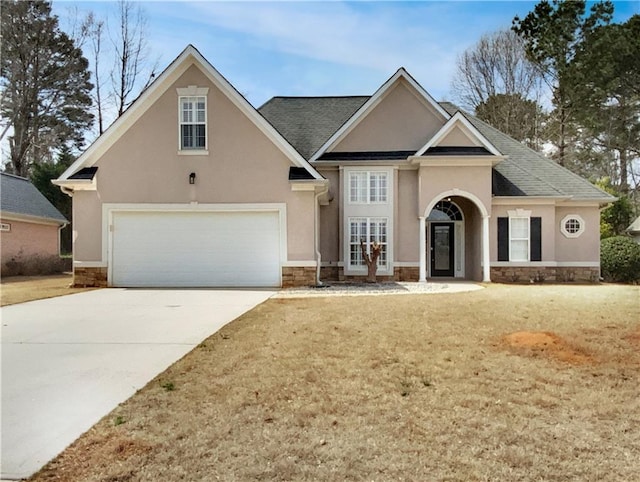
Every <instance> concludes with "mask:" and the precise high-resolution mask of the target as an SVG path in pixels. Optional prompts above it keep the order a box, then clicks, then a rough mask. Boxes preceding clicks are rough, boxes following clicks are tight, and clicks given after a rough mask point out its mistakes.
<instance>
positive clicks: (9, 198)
mask: <svg viewBox="0 0 640 482" xmlns="http://www.w3.org/2000/svg"><path fill="white" fill-rule="evenodd" d="M0 178H1V183H0V210H1V211H2V213H3V214H5V215H9V214H14V215H17V216H25V217H29V218H40V219H46V220H52V221H56V222H57V223H58V224H67V222H68V221H67V219H66V218H65V217H64V216H63V215H62V213H61V212H60V211H58V210H57V209H56V207H55V206H54V205H53V204H51V203H50V202H49V200H48V199H47V198H46V197H44V195H43V194H42V193H41V192H40V191H38V190H37V189H36V187H35V186H34V185H33V184H31V182H30V181H29V180H28V179H25V178H24V177H19V176H14V175H12V174H6V173H4V172H3V173H0Z"/></svg>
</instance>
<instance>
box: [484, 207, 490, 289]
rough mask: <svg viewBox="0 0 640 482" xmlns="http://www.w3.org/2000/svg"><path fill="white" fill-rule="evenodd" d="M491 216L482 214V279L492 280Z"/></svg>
mask: <svg viewBox="0 0 640 482" xmlns="http://www.w3.org/2000/svg"><path fill="white" fill-rule="evenodd" d="M489 217H490V216H488V215H485V216H482V281H483V282H485V283H489V282H491V262H490V259H489V258H490V254H489V253H490V250H489Z"/></svg>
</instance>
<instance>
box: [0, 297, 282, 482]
mask: <svg viewBox="0 0 640 482" xmlns="http://www.w3.org/2000/svg"><path fill="white" fill-rule="evenodd" d="M273 294H274V292H273V291H260V290H255V291H253V290H166V289H162V290H141V289H135V290H134V289H105V290H97V291H90V292H86V293H80V294H75V295H69V296H63V297H59V298H52V299H48V300H40V301H32V302H29V303H23V304H19V305H12V306H6V307H4V308H2V309H1V313H2V331H1V336H0V338H1V341H2V354H1V357H2V422H1V423H2V446H1V447H0V451H1V453H2V466H1V467H2V469H1V475H0V478H2V479H19V478H24V477H28V476H29V475H31V474H33V473H34V472H36V471H37V470H38V469H40V468H41V467H42V466H43V465H44V464H45V463H46V462H48V461H49V460H50V459H52V458H53V457H55V456H56V455H57V454H58V453H60V452H61V451H62V450H63V449H64V448H65V447H67V446H68V445H69V444H70V443H71V442H73V441H74V440H75V439H76V438H78V437H79V436H80V435H81V434H82V433H84V432H85V431H86V430H88V429H89V428H90V427H91V426H92V425H94V424H95V423H96V422H97V421H98V420H100V419H101V418H102V417H103V416H104V415H106V414H107V413H109V412H110V411H111V410H112V409H113V408H115V407H116V406H117V405H118V404H119V403H120V402H122V401H124V400H126V399H127V398H129V397H130V396H131V395H133V394H134V393H135V392H136V391H137V390H138V389H140V388H142V387H143V386H144V385H145V384H146V383H147V382H148V381H149V380H151V379H152V378H153V377H155V376H156V375H158V374H159V373H161V372H163V371H164V370H165V369H166V368H167V367H169V366H170V365H171V364H172V363H174V362H175V361H176V360H178V359H180V358H181V357H182V356H184V355H185V354H186V353H188V352H189V351H191V350H192V349H193V348H194V347H195V346H197V345H198V344H199V343H200V342H202V340H204V339H205V338H207V337H208V336H209V335H211V334H213V333H215V332H216V331H217V330H219V329H220V328H221V327H223V326H224V325H225V324H227V323H228V322H230V321H231V320H233V319H234V318H236V317H238V316H240V315H241V314H243V313H244V312H246V311H248V310H250V309H251V308H253V307H254V306H256V305H257V304H259V303H261V302H263V301H264V300H266V299H267V298H269V297H270V296H272V295H273Z"/></svg>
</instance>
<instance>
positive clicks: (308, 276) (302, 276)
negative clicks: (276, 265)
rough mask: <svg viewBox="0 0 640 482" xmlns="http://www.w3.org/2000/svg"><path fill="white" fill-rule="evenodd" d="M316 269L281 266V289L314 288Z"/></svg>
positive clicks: (311, 267)
mask: <svg viewBox="0 0 640 482" xmlns="http://www.w3.org/2000/svg"><path fill="white" fill-rule="evenodd" d="M315 284H316V268H315V267H313V266H283V267H282V287H283V288H293V287H296V286H315Z"/></svg>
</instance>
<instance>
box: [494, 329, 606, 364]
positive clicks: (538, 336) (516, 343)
mask: <svg viewBox="0 0 640 482" xmlns="http://www.w3.org/2000/svg"><path fill="white" fill-rule="evenodd" d="M502 342H503V343H504V344H506V345H507V346H508V347H509V348H511V349H512V350H513V351H515V352H516V353H518V354H519V355H525V356H534V357H542V356H546V357H549V358H553V359H555V360H559V361H562V362H566V363H571V364H574V365H581V364H584V363H593V362H594V361H595V360H594V359H593V357H592V356H591V355H589V354H588V353H586V351H585V350H583V349H580V348H578V347H575V346H571V345H570V344H569V343H567V342H566V341H565V340H564V339H562V338H561V337H560V336H558V335H556V334H555V333H552V332H550V331H518V332H516V333H511V334H509V335H505V336H503V337H502Z"/></svg>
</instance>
